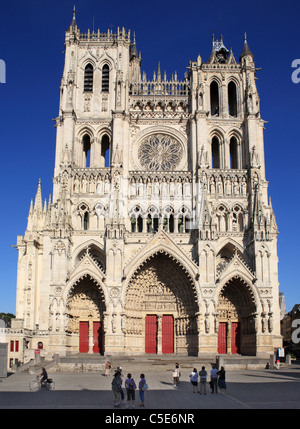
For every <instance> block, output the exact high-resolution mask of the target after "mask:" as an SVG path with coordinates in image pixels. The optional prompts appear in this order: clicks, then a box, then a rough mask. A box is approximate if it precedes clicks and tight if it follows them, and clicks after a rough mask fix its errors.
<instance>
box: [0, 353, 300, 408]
mask: <svg viewBox="0 0 300 429" xmlns="http://www.w3.org/2000/svg"><path fill="white" fill-rule="evenodd" d="M122 365H123V374H124V375H125V376H126V375H127V372H128V371H129V370H130V371H131V372H132V375H133V377H134V378H135V380H136V381H138V380H139V376H140V373H141V372H144V373H145V375H146V380H147V383H148V385H149V390H147V391H146V393H145V409H148V410H149V409H151V410H175V409H176V410H199V409H200V410H204V409H212V408H214V409H272V410H275V409H300V364H292V365H291V366H290V367H286V368H282V369H280V370H275V369H274V370H273V369H268V370H267V369H261V370H227V371H226V382H227V393H224V392H220V393H218V394H211V392H210V388H209V386H208V385H207V395H200V394H199V393H193V391H192V386H191V384H190V382H189V374H190V371H191V369H192V367H191V366H190V363H189V364H187V365H182V366H181V373H182V376H181V379H180V385H179V386H178V387H177V388H174V386H173V380H172V369H173V366H172V365H168V364H167V365H165V366H164V367H161V368H157V369H156V370H155V371H154V370H153V369H152V370H151V371H150V370H149V369H151V368H147V367H144V366H143V365H140V366H139V365H138V364H135V365H132V364H131V365H129V364H128V368H126V361H125V360H124V362H122ZM200 365H201V364H199V365H198V368H197V369H198V370H200V369H201V367H200ZM206 369H207V370H208V371H210V367H209V366H207V365H206ZM48 375H49V377H51V378H53V380H54V381H55V390H53V391H47V390H46V389H42V390H41V391H38V392H30V391H29V383H30V381H31V380H33V379H34V375H30V374H25V373H16V374H13V375H10V376H8V377H7V378H2V379H0V409H2V410H4V409H7V410H13V409H55V410H62V409H73V410H74V409H79V410H84V409H98V410H99V409H106V410H112V409H114V405H113V394H112V391H111V380H112V377H105V376H104V373H103V372H99V373H73V374H71V373H62V372H51V368H50V369H49V371H48ZM121 408H124V409H126V405H122V407H121ZM136 409H140V408H139V394H138V391H136ZM118 410H119V409H118Z"/></svg>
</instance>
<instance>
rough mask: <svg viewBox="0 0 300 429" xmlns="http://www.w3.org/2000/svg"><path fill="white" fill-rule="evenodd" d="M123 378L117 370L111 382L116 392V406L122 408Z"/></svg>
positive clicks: (114, 392)
mask: <svg viewBox="0 0 300 429" xmlns="http://www.w3.org/2000/svg"><path fill="white" fill-rule="evenodd" d="M121 385H122V379H121V374H120V373H119V372H118V371H116V372H115V375H114V378H113V380H112V382H111V388H112V391H113V394H114V406H115V407H116V408H120V406H121V390H122V387H121Z"/></svg>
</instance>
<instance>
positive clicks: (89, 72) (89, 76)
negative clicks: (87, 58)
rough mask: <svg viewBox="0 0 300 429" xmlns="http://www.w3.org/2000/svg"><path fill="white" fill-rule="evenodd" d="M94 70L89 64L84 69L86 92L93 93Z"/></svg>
mask: <svg viewBox="0 0 300 429" xmlns="http://www.w3.org/2000/svg"><path fill="white" fill-rule="evenodd" d="M93 77H94V69H93V66H92V64H87V65H86V66H85V69H84V92H93Z"/></svg>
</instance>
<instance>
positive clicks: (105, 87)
mask: <svg viewBox="0 0 300 429" xmlns="http://www.w3.org/2000/svg"><path fill="white" fill-rule="evenodd" d="M102 92H109V66H108V65H107V64H104V66H103V67H102Z"/></svg>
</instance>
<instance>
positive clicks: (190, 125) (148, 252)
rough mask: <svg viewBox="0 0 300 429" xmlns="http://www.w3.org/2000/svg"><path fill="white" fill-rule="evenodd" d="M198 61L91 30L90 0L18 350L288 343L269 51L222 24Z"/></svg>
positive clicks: (202, 349) (26, 243)
mask: <svg viewBox="0 0 300 429" xmlns="http://www.w3.org/2000/svg"><path fill="white" fill-rule="evenodd" d="M186 66H188V72H187V73H186V74H185V76H184V77H183V78H182V79H181V80H180V79H179V77H178V76H177V73H174V74H172V76H171V77H170V76H169V77H167V76H166V73H163V72H162V71H161V70H160V66H158V69H157V71H155V72H154V74H153V76H151V78H149V77H148V76H147V75H146V73H145V72H143V73H142V71H141V56H140V54H139V53H138V51H137V45H136V41H135V37H134V36H133V35H131V34H130V32H127V31H126V30H125V29H124V28H123V29H118V30H117V32H116V33H113V32H111V31H109V30H108V31H107V32H106V33H102V32H100V30H98V31H97V32H90V31H88V32H87V33H82V32H81V31H80V30H79V28H78V26H77V23H76V19H75V13H74V15H73V20H72V22H71V25H70V27H69V28H68V29H67V31H66V34H65V64H64V70H63V75H62V80H61V85H60V102H59V113H58V116H57V118H56V131H57V139H56V155H55V166H54V177H53V194H52V195H51V197H50V198H49V201H48V198H47V202H46V203H44V204H43V202H42V184H41V182H39V184H38V189H37V193H36V197H35V200H34V201H33V202H32V203H31V206H30V210H29V216H28V225H27V229H26V231H25V234H24V236H18V239H17V249H18V252H19V257H18V274H17V302H16V319H15V320H13V325H12V328H11V329H9V330H7V341H8V342H9V343H10V347H9V350H10V356H9V358H10V359H12V361H13V358H14V357H15V358H17V359H19V361H22V362H26V361H28V360H29V359H31V358H32V357H33V356H34V353H35V352H36V351H37V350H39V351H40V353H42V354H43V355H44V356H46V357H49V356H53V355H54V354H59V355H62V356H64V355H68V354H75V353H79V352H80V353H98V354H99V353H100V354H103V355H117V354H118V355H121V354H123V355H138V354H147V353H151V354H153V353H154V354H183V355H195V356H208V355H217V354H241V355H252V356H269V355H270V354H272V353H273V352H274V350H275V349H277V348H278V347H281V345H282V337H281V335H280V308H279V290H278V289H279V285H278V266H277V265H278V260H277V234H278V230H277V225H276V220H275V216H274V212H273V209H272V205H271V201H270V199H269V197H268V182H267V179H266V172H265V159H264V139H263V130H264V125H265V122H264V120H263V119H262V118H261V112H260V99H259V95H258V92H257V88H256V77H255V73H256V67H255V64H254V60H253V54H252V52H251V51H250V48H249V46H248V43H247V39H246V36H245V39H244V45H243V46H242V43H241V54H240V57H239V58H238V60H237V59H236V58H235V56H234V54H233V52H232V51H229V50H228V49H227V48H226V46H225V44H224V41H223V38H222V37H221V38H220V40H215V39H213V42H212V51H211V55H210V57H209V58H208V60H207V61H205V60H204V59H202V58H201V56H200V55H199V56H198V57H197V58H195V59H194V60H191V61H190V62H189V64H182V68H184V69H186ZM16 346H17V347H18V350H17V351H16Z"/></svg>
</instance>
